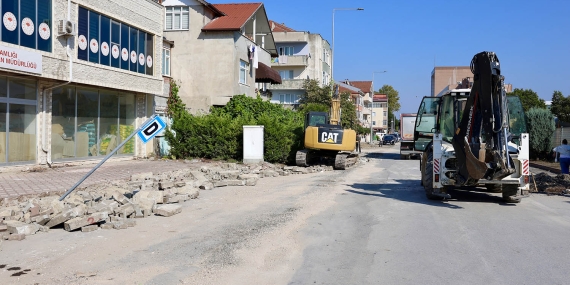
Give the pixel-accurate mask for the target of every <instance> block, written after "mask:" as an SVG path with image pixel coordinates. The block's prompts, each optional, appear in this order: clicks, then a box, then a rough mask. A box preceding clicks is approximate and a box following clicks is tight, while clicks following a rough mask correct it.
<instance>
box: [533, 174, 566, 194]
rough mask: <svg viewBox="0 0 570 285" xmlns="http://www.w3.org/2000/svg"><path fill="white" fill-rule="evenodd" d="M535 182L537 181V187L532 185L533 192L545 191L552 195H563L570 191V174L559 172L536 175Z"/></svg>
mask: <svg viewBox="0 0 570 285" xmlns="http://www.w3.org/2000/svg"><path fill="white" fill-rule="evenodd" d="M534 182H535V183H536V188H537V189H535V188H534V187H533V186H534V185H532V186H531V192H537V190H538V192H543V193H547V194H552V195H562V194H568V193H570V190H568V189H570V175H569V174H558V175H556V176H550V175H548V174H545V173H539V174H537V175H534Z"/></svg>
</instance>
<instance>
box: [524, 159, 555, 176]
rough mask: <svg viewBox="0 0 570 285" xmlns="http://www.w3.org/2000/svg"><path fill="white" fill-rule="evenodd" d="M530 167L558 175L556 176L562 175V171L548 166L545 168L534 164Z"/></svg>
mask: <svg viewBox="0 0 570 285" xmlns="http://www.w3.org/2000/svg"><path fill="white" fill-rule="evenodd" d="M530 167H534V168H538V169H542V170H546V171H550V172H552V173H556V174H560V172H561V171H560V169H556V168H552V167H548V166H544V165H540V164H536V163H532V162H531V163H530Z"/></svg>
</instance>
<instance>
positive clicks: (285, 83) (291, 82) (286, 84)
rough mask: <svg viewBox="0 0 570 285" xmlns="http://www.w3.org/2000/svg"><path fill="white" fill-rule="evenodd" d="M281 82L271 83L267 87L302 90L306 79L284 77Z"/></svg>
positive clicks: (271, 88)
mask: <svg viewBox="0 0 570 285" xmlns="http://www.w3.org/2000/svg"><path fill="white" fill-rule="evenodd" d="M281 82H282V83H281V84H271V85H269V86H268V87H267V88H268V89H270V90H300V89H303V83H304V82H305V80H304V79H282V80H281Z"/></svg>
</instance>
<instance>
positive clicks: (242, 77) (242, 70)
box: [239, 60, 249, 84]
mask: <svg viewBox="0 0 570 285" xmlns="http://www.w3.org/2000/svg"><path fill="white" fill-rule="evenodd" d="M248 73H249V64H248V63H247V62H245V61H243V60H240V61H239V83H241V84H247V74H248Z"/></svg>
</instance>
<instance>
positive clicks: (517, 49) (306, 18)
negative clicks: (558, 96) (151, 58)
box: [208, 0, 570, 114]
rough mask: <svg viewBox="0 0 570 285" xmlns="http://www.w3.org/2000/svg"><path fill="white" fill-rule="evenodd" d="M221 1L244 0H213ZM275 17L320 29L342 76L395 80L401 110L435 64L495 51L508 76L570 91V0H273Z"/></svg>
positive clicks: (413, 100)
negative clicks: (333, 44) (333, 47)
mask: <svg viewBox="0 0 570 285" xmlns="http://www.w3.org/2000/svg"><path fill="white" fill-rule="evenodd" d="M208 2H210V3H212V4H216V3H239V2H240V1H225V0H218V1H215V0H211V1H208ZM248 2H263V3H264V5H265V9H266V11H267V16H268V17H269V19H270V20H273V21H276V22H278V23H285V25H287V26H288V27H290V28H293V29H295V30H298V31H309V32H311V33H318V34H321V35H322V36H323V38H325V39H326V40H328V41H329V43H331V44H332V37H331V35H332V13H333V12H332V11H333V8H357V7H361V8H364V10H363V11H338V10H337V11H336V12H335V21H334V37H335V51H334V77H335V79H336V80H344V79H350V80H359V81H361V80H372V72H374V71H383V70H387V71H388V72H387V73H383V74H378V73H376V74H375V75H374V89H376V90H378V88H380V87H381V86H382V85H384V84H389V85H392V86H393V87H394V88H395V89H396V90H398V91H399V94H400V104H401V108H400V111H399V112H397V113H396V114H398V113H415V112H416V111H417V108H418V105H419V102H420V98H421V97H423V96H428V95H429V94H430V88H431V85H430V84H431V72H432V70H433V67H434V64H435V66H468V65H469V63H470V62H471V59H472V58H473V56H474V55H475V54H476V53H478V52H481V51H493V52H495V53H496V54H497V56H498V58H499V60H500V62H501V66H502V68H501V73H502V74H503V75H504V76H505V82H506V83H511V84H513V88H522V89H532V90H534V91H535V92H536V93H538V96H539V97H540V98H542V99H544V100H547V101H548V100H551V98H552V93H553V92H554V91H555V90H559V91H561V92H562V94H564V95H565V96H568V95H570V1H568V0H541V1H537V0H532V1H531V0H494V1H492V0H479V1H466V0H465V1H464V0H456V1H448V0H429V1H428V0H408V1H403V0H383V1H379V0H353V1H340V0H302V1H301V0H286V1H285V0H266V1H248Z"/></svg>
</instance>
